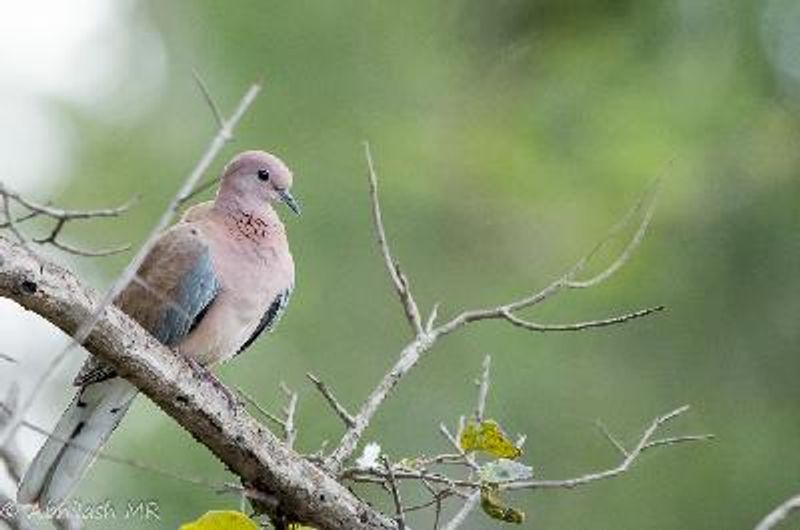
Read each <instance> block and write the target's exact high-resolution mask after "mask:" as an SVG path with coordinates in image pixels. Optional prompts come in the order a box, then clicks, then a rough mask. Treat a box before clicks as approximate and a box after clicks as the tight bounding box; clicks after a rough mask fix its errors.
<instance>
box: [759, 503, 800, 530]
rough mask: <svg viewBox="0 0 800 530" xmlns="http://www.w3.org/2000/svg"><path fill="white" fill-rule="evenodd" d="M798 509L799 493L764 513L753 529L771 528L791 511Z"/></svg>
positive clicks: (799, 504) (764, 529) (799, 507)
mask: <svg viewBox="0 0 800 530" xmlns="http://www.w3.org/2000/svg"><path fill="white" fill-rule="evenodd" d="M798 511H800V495H795V496H794V497H791V498H789V499H787V500H786V501H784V502H783V504H781V505H780V506H778V507H777V508H775V509H774V510H772V511H771V512H770V513H768V514H767V515H766V517H764V518H763V519H762V520H761V521H760V522H759V523H758V524H757V525H756V527H755V528H754V530H772V529H773V528H775V527H776V526H778V525H779V524H780V523H781V522H782V521H784V520H786V519H787V518H788V517H789V516H790V515H792V513H794V512H798Z"/></svg>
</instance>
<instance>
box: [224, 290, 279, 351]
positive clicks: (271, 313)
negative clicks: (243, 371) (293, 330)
mask: <svg viewBox="0 0 800 530" xmlns="http://www.w3.org/2000/svg"><path fill="white" fill-rule="evenodd" d="M291 297H292V288H291V287H290V288H289V289H286V290H285V291H283V292H282V293H280V294H279V295H278V296H276V297H275V299H274V300H273V301H272V303H270V305H269V307H267V310H266V311H265V312H264V316H262V317H261V320H260V321H259V323H258V326H257V327H256V329H255V331H254V332H253V334H252V335H250V338H248V339H247V340H246V341H245V343H244V344H243V345H242V347H241V348H239V351H238V352H236V354H237V355H238V354H240V353H242V352H243V351H245V350H246V349H247V348H249V347H250V345H251V344H253V343H254V342H255V341H256V339H257V338H258V337H259V336H260V335H261V334H262V333H264V332H270V331H272V330H273V329H275V326H276V325H277V324H278V321H279V320H280V319H281V316H283V313H284V311H286V307H287V306H288V305H289V299H290V298H291Z"/></svg>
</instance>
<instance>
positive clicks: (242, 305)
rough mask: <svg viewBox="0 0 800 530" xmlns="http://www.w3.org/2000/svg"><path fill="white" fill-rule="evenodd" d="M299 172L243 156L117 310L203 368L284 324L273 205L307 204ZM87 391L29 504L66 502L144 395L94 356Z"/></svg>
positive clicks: (31, 478) (283, 273)
mask: <svg viewBox="0 0 800 530" xmlns="http://www.w3.org/2000/svg"><path fill="white" fill-rule="evenodd" d="M291 185H292V173H291V172H290V171H289V169H288V168H287V167H286V165H285V164H284V163H283V162H282V161H281V160H280V159H278V158H277V157H275V156H273V155H270V154H268V153H265V152H263V151H248V152H244V153H241V154H239V155H237V156H236V157H235V158H234V159H233V160H232V161H231V162H230V163H229V164H228V165H227V166H226V167H225V169H224V171H223V174H222V179H221V183H220V187H219V191H218V192H217V196H216V199H215V200H214V201H211V202H207V203H203V204H199V205H197V206H194V207H193V208H190V209H189V210H187V212H186V213H185V214H184V216H183V218H182V219H181V221H180V222H179V223H177V224H175V225H174V226H173V227H172V228H170V229H168V230H166V231H165V232H164V233H162V234H161V236H160V237H159V239H158V241H157V242H156V244H155V246H154V247H153V249H152V251H151V252H150V254H149V255H148V256H147V258H146V259H145V260H144V262H143V264H142V266H141V268H140V269H139V271H138V273H137V276H136V278H135V280H134V281H132V282H131V283H130V284H129V285H128V287H127V288H126V289H125V290H124V291H123V292H122V293H121V294H120V295H119V297H118V298H117V299H116V300H115V304H116V305H117V306H118V307H119V308H120V309H121V310H122V311H124V312H125V313H127V314H128V315H129V316H131V317H132V318H133V319H134V320H136V321H137V322H138V323H139V324H141V325H142V327H144V328H145V329H146V330H147V331H148V332H150V334H152V335H153V336H154V337H155V338H156V339H158V340H159V341H160V342H162V343H163V344H165V345H167V346H169V347H172V348H174V350H175V351H177V352H178V353H180V354H182V355H185V356H187V357H189V358H191V359H193V360H194V361H196V362H198V363H200V364H202V365H206V366H208V365H212V364H214V363H217V362H220V361H224V360H227V359H230V358H231V357H233V356H235V355H237V354H238V353H241V352H242V351H243V350H245V349H247V348H248V347H249V346H250V345H251V344H252V343H253V341H255V340H256V338H258V336H259V335H261V333H263V332H264V331H270V330H272V329H273V328H274V327H275V324H276V323H277V322H278V319H279V318H280V316H281V313H282V312H283V311H284V309H285V308H286V305H287V303H288V301H289V296H290V295H291V292H292V288H293V286H294V262H293V261H292V255H291V253H290V252H289V246H288V243H287V240H286V232H285V230H284V227H283V224H281V221H280V219H279V218H278V215H277V213H276V212H275V210H273V208H272V205H273V204H275V203H284V204H286V205H287V206H288V207H289V208H291V209H292V210H293V211H294V212H295V213H298V214H299V213H300V209H299V206H298V204H297V202H296V201H295V200H294V198H293V197H292V195H291V194H290V193H289V188H290V187H291ZM75 385H76V386H78V387H79V390H78V392H77V394H76V396H75V397H74V399H73V400H72V402H71V403H70V405H69V407H68V408H67V410H66V411H65V412H64V414H63V415H62V416H61V419H60V420H59V421H58V424H57V425H56V427H55V429H54V430H53V434H52V435H51V436H50V438H49V439H48V440H47V442H46V443H45V445H44V447H42V449H41V450H40V451H39V453H38V455H37V456H36V458H35V459H34V460H33V463H32V464H31V465H30V467H29V468H28V471H27V473H26V474H25V477H24V478H23V480H22V484H21V485H20V488H19V492H18V494H17V497H18V500H19V502H20V503H23V504H31V503H38V504H39V505H40V506H42V507H48V506H57V505H59V504H61V503H62V502H63V501H64V500H65V499H66V497H67V496H68V495H69V494H70V492H71V491H72V489H73V488H74V487H75V486H76V484H77V483H78V481H79V480H80V479H81V477H82V476H83V474H84V473H85V472H86V470H87V468H88V467H89V465H90V464H91V463H92V461H93V460H94V458H95V457H96V455H97V452H98V451H99V450H100V449H101V448H102V446H103V444H105V442H106V441H107V440H108V438H109V436H110V435H111V433H112V431H113V430H114V428H116V426H117V425H118V424H119V422H120V420H121V419H122V417H123V416H124V414H125V412H126V411H127V410H128V408H129V407H130V405H131V402H132V401H133V399H134V397H136V394H137V389H136V388H135V387H134V386H133V385H131V384H130V383H129V382H127V381H126V380H125V379H123V378H121V377H117V376H116V374H115V373H114V370H113V369H111V368H110V367H108V366H107V365H105V364H104V363H102V362H101V361H99V360H96V359H94V358H90V359H89V360H88V361H87V363H86V364H85V365H84V367H83V368H82V369H81V371H80V373H79V374H78V376H77V377H76V379H75Z"/></svg>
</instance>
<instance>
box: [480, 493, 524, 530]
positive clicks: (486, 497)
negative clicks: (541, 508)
mask: <svg viewBox="0 0 800 530" xmlns="http://www.w3.org/2000/svg"><path fill="white" fill-rule="evenodd" d="M481 508H483V511H484V512H486V514H487V515H488V516H489V517H491V518H492V519H497V520H498V521H503V522H505V523H514V524H522V523H524V522H525V512H521V511H519V510H517V509H515V508H512V507H510V506H508V505H506V504H505V503H504V502H503V499H501V498H500V493H499V492H498V491H497V488H496V487H493V486H484V487H482V488H481Z"/></svg>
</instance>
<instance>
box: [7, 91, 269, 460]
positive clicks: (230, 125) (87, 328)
mask: <svg viewBox="0 0 800 530" xmlns="http://www.w3.org/2000/svg"><path fill="white" fill-rule="evenodd" d="M260 90H261V86H260V85H258V84H254V85H252V86H250V88H249V89H248V90H247V92H245V94H244V96H243V97H242V99H241V101H240V102H239V105H238V106H237V107H236V110H235V111H234V112H233V114H232V115H231V117H230V118H229V119H228V120H227V121H226V122H225V125H224V126H223V127H221V128H220V129H219V130H218V131H217V134H216V136H214V138H213V139H212V140H211V143H210V144H209V145H208V147H207V148H206V150H205V152H204V153H203V155H202V156H201V157H200V159H199V160H198V162H197V163H196V164H195V167H194V169H193V170H192V171H191V173H190V174H189V176H188V177H186V179H185V181H184V182H183V185H182V186H181V188H180V189H179V191H178V193H177V194H176V195H175V197H174V198H173V199H172V200H171V201H170V203H169V205H168V206H167V209H166V210H165V211H164V213H163V214H162V215H161V218H160V219H159V220H158V222H157V223H156V225H155V226H154V227H153V229H152V230H151V232H150V235H149V236H148V238H147V239H146V240H145V242H144V244H143V245H142V246H141V248H140V249H139V251H138V252H137V254H136V256H134V258H133V259H132V260H131V262H130V263H128V265H127V266H126V267H125V270H124V271H123V272H122V274H120V276H119V277H118V278H117V280H116V281H115V282H114V283H113V284H112V285H111V287H110V288H109V289H108V290H107V291H106V293H105V294H104V295H103V297H102V299H101V300H99V302H98V303H97V305H96V306H95V308H94V310H93V311H92V312H91V313H90V314H88V315H86V317H85V318H84V320H83V321H82V322H81V323H80V324H79V325H78V326H77V327H76V328H75V329H74V330H72V340H71V341H70V343H69V344H68V345H67V347H66V348H64V349H63V350H62V351H61V352H59V354H58V355H56V356H55V357H54V358H53V359H52V360H51V361H50V363H49V364H48V366H47V367H46V368H45V369H44V370H43V371H42V372H41V373H40V374H39V376H38V377H37V379H36V381H35V383H34V385H33V389H34V390H33V391H32V392H31V393H30V395H29V396H28V398H27V399H26V400H25V401H24V402H23V404H22V406H21V407H20V410H19V411H18V414H17V415H16V416H15V418H14V419H13V420H12V422H11V424H10V425H9V426H8V428H7V429H6V430H5V432H4V434H3V436H2V437H0V446H2V445H4V444H5V443H6V442H7V441H8V440H9V439H10V437H12V436H13V435H14V432H15V431H16V429H17V428H19V425H20V423H21V422H22V419H23V418H24V417H25V415H26V414H27V413H28V411H29V410H30V407H31V406H32V405H33V402H34V401H35V400H36V397H37V395H38V392H39V391H40V390H41V389H42V388H44V387H45V385H46V383H47V381H48V380H49V379H50V377H52V375H53V374H54V373H55V372H56V371H57V370H58V368H59V367H60V366H61V364H62V363H63V362H64V359H66V357H67V355H69V353H70V352H71V351H72V350H73V349H74V348H75V347H76V346H78V345H81V344H83V343H84V341H85V340H86V339H87V338H88V337H89V335H90V334H91V332H92V330H93V329H94V326H95V325H96V324H97V323H98V322H99V321H100V320H101V319H102V317H103V314H104V312H105V311H106V309H107V308H108V307H109V306H110V305H111V303H112V301H113V300H114V299H115V298H116V297H117V296H118V295H119V293H121V292H122V291H123V289H125V287H127V285H128V284H129V283H130V282H131V280H133V278H134V276H135V275H136V272H137V271H138V270H139V267H140V266H141V265H142V263H143V262H144V259H145V258H146V257H147V255H148V254H149V253H150V251H151V250H152V249H153V246H154V245H155V244H156V241H157V239H158V236H159V234H160V233H161V231H162V230H164V228H166V227H167V225H168V224H169V223H170V221H172V218H173V216H174V215H175V213H176V212H177V210H178V208H179V207H180V204H181V200H182V198H183V197H185V196H186V195H188V194H189V193H190V192H191V190H192V189H193V188H194V186H195V185H196V183H197V182H198V181H199V180H200V178H201V177H202V176H203V174H204V173H205V172H206V171H207V170H208V167H209V166H210V165H211V163H212V162H213V161H214V159H215V158H216V156H217V154H219V152H220V151H221V150H222V148H223V147H224V146H225V144H226V143H227V142H228V141H229V140H230V139H231V138H232V136H233V130H234V128H235V127H236V125H237V124H238V123H239V120H240V119H241V118H242V117H243V116H244V114H245V112H247V109H248V108H250V105H251V104H252V103H253V101H254V100H255V98H256V96H257V95H258V93H259V91H260ZM35 277H36V276H35V275H34V276H32V278H31V281H35Z"/></svg>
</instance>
